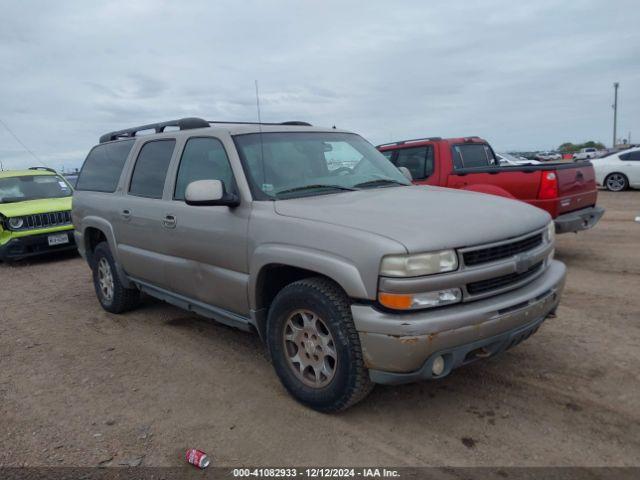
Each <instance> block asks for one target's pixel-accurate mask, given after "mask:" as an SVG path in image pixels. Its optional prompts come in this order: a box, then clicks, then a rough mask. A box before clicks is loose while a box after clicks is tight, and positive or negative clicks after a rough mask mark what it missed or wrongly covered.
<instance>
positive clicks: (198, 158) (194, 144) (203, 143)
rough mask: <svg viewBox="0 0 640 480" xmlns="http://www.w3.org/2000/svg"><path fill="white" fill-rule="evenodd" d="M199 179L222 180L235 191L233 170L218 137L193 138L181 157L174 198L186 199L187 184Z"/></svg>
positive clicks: (226, 186)
mask: <svg viewBox="0 0 640 480" xmlns="http://www.w3.org/2000/svg"><path fill="white" fill-rule="evenodd" d="M197 180H220V181H222V182H223V183H224V186H225V189H226V190H227V191H228V192H233V191H235V183H234V181H233V172H232V171H231V165H229V158H228V157H227V152H226V151H225V149H224V147H223V146H222V142H220V140H218V139H216V138H191V139H189V141H187V144H186V145H185V147H184V151H183V152H182V158H181V159H180V167H179V169H178V178H177V180H176V190H175V193H174V196H173V198H174V199H175V200H184V194H185V191H186V189H187V185H189V184H190V183H191V182H195V181H197Z"/></svg>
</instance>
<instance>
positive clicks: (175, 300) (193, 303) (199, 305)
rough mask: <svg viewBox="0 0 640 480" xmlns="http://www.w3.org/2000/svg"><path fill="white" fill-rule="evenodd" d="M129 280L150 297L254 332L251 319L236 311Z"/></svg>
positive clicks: (133, 279) (139, 281) (134, 279)
mask: <svg viewBox="0 0 640 480" xmlns="http://www.w3.org/2000/svg"><path fill="white" fill-rule="evenodd" d="M131 281H132V282H133V283H135V284H136V285H137V286H138V288H139V289H140V290H142V291H143V292H144V293H146V294H148V295H151V296H152V297H155V298H158V299H160V300H164V301H165V302H167V303H170V304H171V305H175V306H176V307H178V308H182V309H183V310H187V311H189V312H194V313H197V314H198V315H201V316H203V317H205V318H210V319H212V320H215V321H216V322H220V323H223V324H225V325H227V326H229V327H234V328H237V329H239V330H244V331H245V332H254V331H255V329H254V327H253V324H252V323H251V320H250V319H249V318H247V317H243V316H242V315H238V314H237V313H233V312H230V311H228V310H225V309H223V308H219V307H214V306H213V305H209V304H207V303H204V302H200V301H198V300H193V299H191V298H188V297H185V296H183V295H179V294H177V293H173V292H170V291H168V290H165V289H163V288H160V287H156V286H155V285H151V284H149V283H147V282H143V281H142V280H138V279H136V278H131Z"/></svg>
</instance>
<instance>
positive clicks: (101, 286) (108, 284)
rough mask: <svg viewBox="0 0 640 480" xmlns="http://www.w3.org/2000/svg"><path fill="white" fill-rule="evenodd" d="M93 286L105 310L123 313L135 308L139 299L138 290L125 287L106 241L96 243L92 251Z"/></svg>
mask: <svg viewBox="0 0 640 480" xmlns="http://www.w3.org/2000/svg"><path fill="white" fill-rule="evenodd" d="M91 264H92V265H93V286H94V287H95V289H96V295H97V296H98V300H99V301H100V305H102V308H104V309H105V310H106V311H107V312H111V313H123V312H126V311H128V310H131V309H132V308H135V307H136V306H137V305H138V303H139V301H140V291H139V290H138V289H136V288H125V287H123V286H122V283H121V282H120V278H119V277H118V275H117V273H116V265H115V261H114V260H113V256H112V255H111V251H110V250H109V245H108V244H107V243H106V242H102V243H100V244H98V246H97V247H96V248H95V250H94V252H93V258H92V262H91Z"/></svg>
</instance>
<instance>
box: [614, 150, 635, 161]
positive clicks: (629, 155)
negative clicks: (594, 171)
mask: <svg viewBox="0 0 640 480" xmlns="http://www.w3.org/2000/svg"><path fill="white" fill-rule="evenodd" d="M619 157H620V160H632V161H633V160H635V161H638V160H640V150H638V151H637V152H629V153H623V154H622V155H619Z"/></svg>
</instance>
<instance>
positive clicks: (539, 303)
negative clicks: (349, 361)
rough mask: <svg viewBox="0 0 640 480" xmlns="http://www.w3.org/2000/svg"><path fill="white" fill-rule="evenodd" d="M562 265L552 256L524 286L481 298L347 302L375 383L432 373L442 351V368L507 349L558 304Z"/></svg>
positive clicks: (420, 377)
mask: <svg viewBox="0 0 640 480" xmlns="http://www.w3.org/2000/svg"><path fill="white" fill-rule="evenodd" d="M565 277H566V267H565V266H564V264H563V263H561V262H558V261H553V262H551V265H550V266H549V268H547V270H546V271H545V272H544V273H543V274H542V275H541V276H540V277H538V278H536V279H535V280H534V281H532V282H531V283H529V284H527V285H526V286H524V287H522V288H519V289H517V290H513V291H511V292H508V293H504V294H502V295H497V296H494V297H491V298H487V299H484V300H478V301H475V302H469V303H462V304H457V305H453V306H450V307H443V308H439V309H435V310H431V311H422V312H419V313H411V314H393V313H387V312H382V311H380V310H377V309H376V308H374V307H372V306H369V305H358V304H354V305H352V307H351V311H352V314H353V320H354V323H355V327H356V330H358V333H359V336H360V343H361V346H362V351H363V355H364V360H365V365H366V366H367V367H368V368H369V374H370V377H371V379H372V380H373V381H374V382H376V383H386V384H397V383H408V382H414V381H417V380H424V379H428V378H433V375H432V373H431V365H432V363H433V361H434V360H435V358H436V357H438V356H443V358H444V360H445V370H444V372H443V373H442V374H441V375H439V376H438V377H437V378H441V377H444V376H446V375H447V374H449V373H450V372H451V371H452V370H453V369H454V368H457V367H459V366H461V365H464V364H467V363H470V362H472V361H474V360H477V359H479V358H484V357H487V356H491V355H495V354H497V353H499V352H501V351H504V350H506V349H507V348H509V347H510V346H513V345H514V344H516V343H519V341H521V340H523V339H525V338H527V337H528V336H530V335H531V334H532V333H534V332H535V331H536V330H537V328H538V327H539V326H540V324H541V323H542V322H543V321H544V319H545V318H547V316H549V314H550V313H551V312H553V311H555V309H556V308H557V306H558V303H559V301H560V296H561V295H562V290H563V289H564V282H565Z"/></svg>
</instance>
